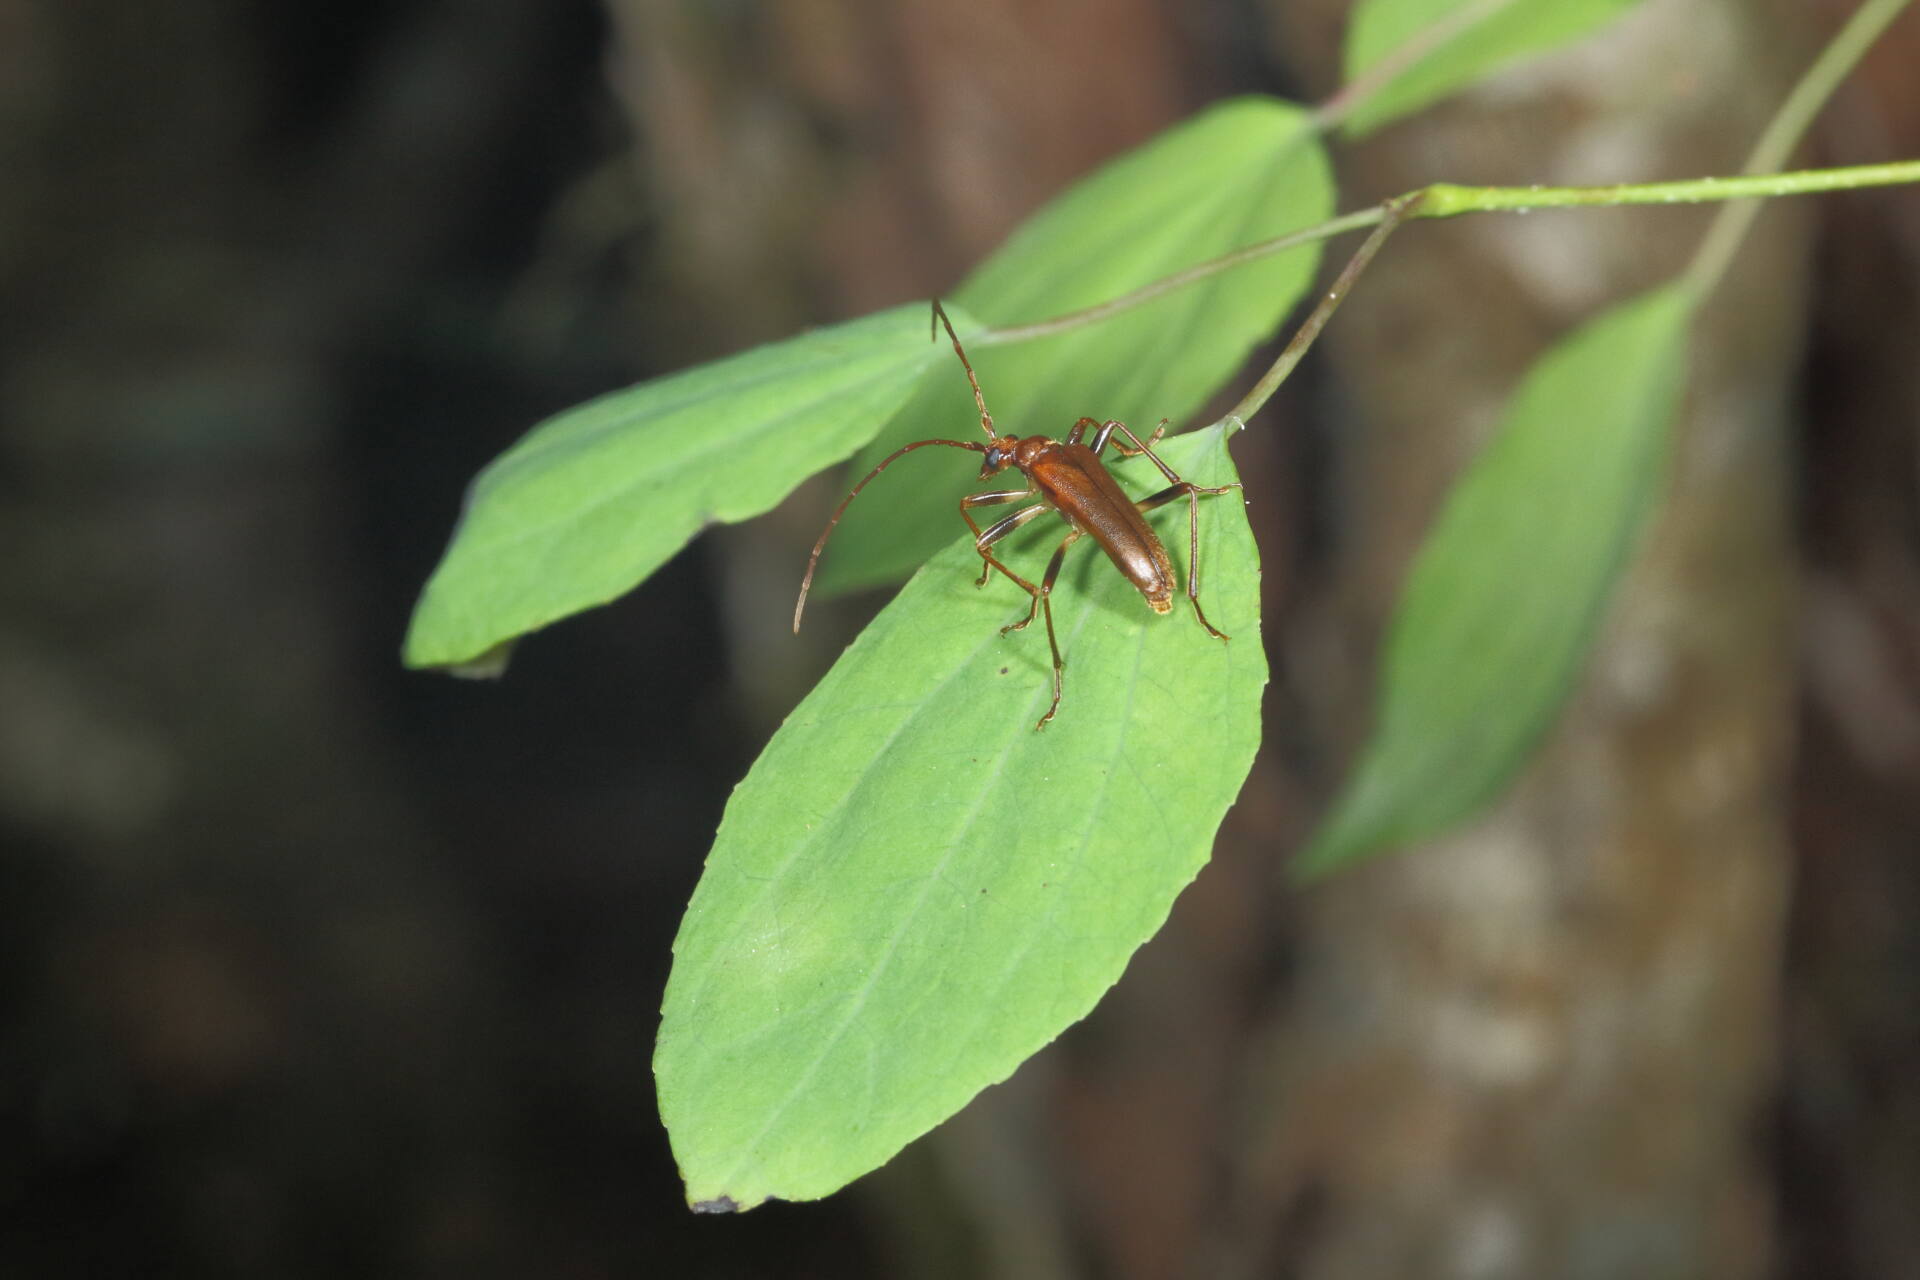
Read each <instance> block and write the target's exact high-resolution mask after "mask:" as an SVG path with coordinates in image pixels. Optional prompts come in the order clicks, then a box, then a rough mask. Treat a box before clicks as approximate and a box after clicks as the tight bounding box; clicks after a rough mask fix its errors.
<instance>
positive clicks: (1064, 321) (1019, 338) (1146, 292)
mask: <svg viewBox="0 0 1920 1280" xmlns="http://www.w3.org/2000/svg"><path fill="white" fill-rule="evenodd" d="M1383 209H1384V206H1383V207H1382V208H1373V209H1361V210H1358V211H1356V212H1354V213H1348V214H1343V215H1341V216H1340V217H1338V218H1333V219H1330V220H1329V221H1326V222H1322V223H1320V224H1318V225H1316V226H1311V227H1306V228H1304V229H1302V230H1300V231H1289V232H1287V234H1285V235H1283V236H1274V237H1273V238H1272V239H1271V240H1262V241H1259V242H1258V243H1256V244H1250V245H1247V246H1246V247H1244V248H1240V249H1235V250H1234V251H1233V252H1231V253H1227V254H1222V255H1221V256H1220V257H1218V258H1210V259H1208V260H1207V261H1205V262H1202V263H1199V264H1197V265H1195V266H1191V267H1188V268H1187V269H1186V270H1185V271H1176V272H1175V273H1174V274H1172V275H1170V276H1163V277H1161V278H1160V279H1158V280H1155V281H1154V282H1153V283H1152V284H1147V285H1142V286H1141V287H1140V288H1138V289H1135V290H1133V291H1132V292H1131V293H1123V294H1121V295H1120V296H1119V297H1117V298H1109V299H1107V301H1105V302H1101V303H1096V304H1095V305H1093V306H1091V307H1083V308H1081V309H1080V310H1078V311H1069V312H1067V313H1066V314H1065V315H1061V316H1055V317H1054V318H1053V319H1051V320H1042V321H1039V322H1038V323H1035V324H1022V325H1010V326H1008V327H1007V328H1004V329H988V330H987V331H986V332H985V333H982V334H978V335H976V336H975V337H972V338H969V339H968V341H969V342H971V343H973V344H974V345H975V346H980V347H991V346H996V345H998V344H1000V343H1002V342H1031V341H1033V340H1034V339H1035V338H1050V337H1052V336H1053V335H1054V334H1056V333H1065V332H1067V331H1068V330H1071V329H1079V328H1083V327H1085V326H1087V325H1090V324H1098V323H1099V322H1100V321H1102V320H1105V319H1106V318H1107V317H1108V316H1113V315H1118V314H1119V313H1120V312H1122V311H1130V310H1132V309H1133V308H1134V307H1138V306H1141V305H1143V304H1145V303H1148V302H1152V301H1153V300H1154V299H1155V298H1158V297H1161V296H1163V295H1165V294H1169V293H1172V292H1173V291H1174V290H1176V289H1184V288H1185V287H1186V286H1188V285H1190V284H1194V283H1196V282H1198V281H1201V280H1205V279H1206V278H1207V277H1208V276H1217V275H1219V274H1220V273H1221V272H1222V271H1228V270H1231V269H1232V268H1234V267H1237V266H1240V265H1241V264H1242V263H1247V262H1254V261H1257V260H1259V259H1261V258H1265V257H1269V256H1271V255H1273V254H1276V253H1285V252H1286V251H1287V250H1288V249H1297V248H1299V247H1300V246H1301V245H1303V244H1312V243H1314V242H1315V241H1317V240H1330V239H1332V238H1333V237H1334V236H1337V235H1343V234H1345V233H1346V232H1349V231H1357V230H1359V229H1360V228H1361V227H1370V226H1373V225H1374V224H1375V223H1377V222H1379V221H1380V219H1381V217H1382V216H1383Z"/></svg>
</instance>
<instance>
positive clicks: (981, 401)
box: [927, 298, 999, 440]
mask: <svg viewBox="0 0 1920 1280" xmlns="http://www.w3.org/2000/svg"><path fill="white" fill-rule="evenodd" d="M934 320H938V321H939V322H940V323H941V324H943V325H945V326H946V327H947V336H948V337H949V338H951V339H953V354H955V355H957V356H959V357H960V367H961V368H962V369H965V370H966V371H967V381H968V383H970V384H971V385H972V387H973V402H974V403H975V404H976V405H979V406H980V425H981V426H982V427H983V428H985V430H986V433H987V439H989V440H994V439H998V438H999V432H997V431H995V430H994V429H993V415H992V414H990V413H988V412H987V398H986V397H985V396H983V395H981V394H980V379H978V378H976V377H974V376H973V365H972V364H970V363H969V362H968V360H967V353H966V352H965V351H964V350H962V349H961V346H960V335H959V334H957V333H955V332H954V331H953V321H951V320H949V319H947V309H946V308H945V307H943V306H941V305H940V299H938V298H935V299H934V300H933V319H930V320H928V321H927V336H928V337H929V338H931V337H932V336H933V321H934Z"/></svg>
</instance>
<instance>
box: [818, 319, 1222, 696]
mask: <svg viewBox="0 0 1920 1280" xmlns="http://www.w3.org/2000/svg"><path fill="white" fill-rule="evenodd" d="M933 314H934V318H935V319H937V320H938V321H939V322H940V323H941V324H942V325H944V326H946V330H947V337H948V338H949V339H951V340H952V342H953V351H954V354H955V355H957V356H959V357H960V367H961V368H963V369H965V370H966V371H967V382H968V384H969V385H970V386H972V388H973V402H974V404H975V406H977V407H978V408H979V410H980V426H981V429H982V430H984V431H985V432H986V433H987V442H986V443H985V444H981V443H979V442H978V441H974V440H916V441H914V442H913V443H912V444H906V445H902V446H900V447H899V448H898V449H895V450H894V451H893V452H892V453H890V454H888V455H887V456H886V457H884V458H882V459H881V460H880V462H879V463H878V465H876V466H875V467H874V468H873V470H871V471H869V472H867V474H866V475H865V476H864V477H863V478H862V479H861V481H860V483H859V484H856V485H854V486H853V491H852V492H851V493H849V494H848V495H847V496H846V497H845V498H843V499H841V501H840V505H839V506H838V507H836V508H834V512H833V517H832V518H831V519H829V520H828V521H827V527H826V528H825V529H823V530H822V531H821V533H820V540H819V541H818V542H816V543H814V544H813V554H812V555H811V556H810V557H808V559H807V573H806V577H804V578H802V579H801V581H800V599H799V601H798V602H797V603H796V604H795V605H794V607H793V629H794V631H795V632H798V631H799V630H800V617H801V614H802V613H804V612H805V610H806V607H807V591H808V589H809V588H811V587H812V586H813V571H814V569H815V568H816V567H818V565H819V563H820V553H821V552H822V551H824V550H825V549H826V546H827V539H828V538H829V537H831V536H832V534H833V528H834V526H835V525H837V524H839V523H840V517H841V516H842V515H844V514H845V513H846V510H847V506H848V505H849V504H850V503H851V502H852V501H853V500H854V499H855V498H857V497H859V496H860V491H861V490H862V489H864V488H866V487H867V482H868V481H870V480H872V479H873V478H874V477H875V476H877V475H879V474H880V473H881V472H882V471H885V470H886V469H887V467H888V466H889V465H890V464H891V463H892V462H893V461H894V459H896V458H900V457H903V456H904V455H906V454H909V453H912V452H913V451H914V450H915V449H924V448H927V447H928V446H929V445H944V446H946V447H947V448H950V449H966V450H969V451H970V452H973V453H979V454H984V455H986V456H985V459H984V460H983V461H982V462H981V464H980V478H981V479H982V480H989V479H992V478H993V477H994V476H996V475H998V474H1000V472H1002V471H1005V470H1006V469H1007V468H1008V467H1012V468H1013V469H1014V470H1016V471H1018V472H1020V474H1021V475H1022V476H1024V477H1025V478H1026V481H1027V487H1026V488H1024V489H999V490H995V491H994V492H992V493H974V494H968V495H967V496H966V497H964V498H962V499H960V516H961V518H962V519H963V520H965V521H966V522H967V528H969V529H971V530H973V546H974V550H976V551H978V552H979V553H980V559H981V562H982V563H981V566H980V577H979V578H978V580H976V581H975V582H974V585H975V586H976V587H982V586H985V585H986V583H987V577H988V575H989V574H990V573H991V572H992V571H993V570H996V569H997V570H999V571H1000V573H1002V574H1004V575H1005V576H1006V577H1007V578H1008V579H1009V580H1011V581H1013V582H1015V583H1017V584H1019V586H1020V588H1021V589H1022V590H1023V591H1025V592H1026V593H1027V595H1028V596H1029V597H1031V603H1030V604H1029V605H1028V607H1027V616H1026V617H1024V618H1022V619H1020V620H1019V621H1018V622H1010V623H1008V624H1007V625H1006V626H1004V627H1002V628H1000V634H1001V635H1006V634H1007V633H1008V632H1010V631H1020V630H1022V629H1024V628H1025V627H1026V626H1027V624H1028V623H1030V622H1032V621H1033V618H1034V615H1035V614H1036V613H1038V614H1040V615H1042V616H1043V617H1045V618H1046V622H1047V647H1048V648H1049V649H1051V650H1052V652H1053V702H1052V703H1051V704H1050V705H1049V706H1048V707H1047V713H1046V714H1045V715H1043V716H1041V717H1040V721H1039V723H1038V724H1036V725H1034V728H1035V729H1042V728H1045V727H1046V724H1047V721H1049V720H1051V719H1053V714H1054V712H1056V711H1058V710H1059V709H1060V690H1061V676H1060V673H1061V669H1062V666H1063V664H1062V662H1061V660H1060V642H1059V641H1058V639H1056V638H1055V635H1054V630H1053V601H1052V597H1053V584H1054V581H1055V580H1056V579H1057V578H1058V577H1059V576H1060V565H1061V562H1062V561H1064V560H1065V559H1066V555H1067V548H1068V547H1071V546H1072V545H1073V544H1074V543H1076V542H1078V541H1079V540H1080V538H1081V536H1082V535H1083V534H1084V535H1088V536H1091V537H1092V538H1093V540H1094V541H1095V542H1097V543H1099V544H1100V549H1101V550H1103V551H1105V552H1106V553H1107V558H1108V559H1110V560H1112V561H1113V564H1114V567H1115V568H1116V569H1118V570H1120V572H1121V574H1123V575H1124V576H1125V577H1126V579H1127V581H1128V582H1131V583H1132V584H1133V585H1134V587H1135V588H1136V589H1137V590H1138V591H1139V592H1140V594H1141V596H1142V597H1144V598H1145V600H1146V602H1147V606H1148V607H1149V608H1151V609H1152V610H1153V611H1154V612H1155V613H1166V612H1168V611H1169V610H1170V609H1172V608H1173V589H1174V583H1175V579H1174V572H1173V563H1172V561H1171V560H1170V559H1169V558H1168V556H1167V549H1166V547H1165V546H1163V545H1162V544H1161V542H1160V539H1159V537H1158V536H1156V535H1155V534H1154V532H1153V528H1152V526H1150V525H1149V524H1148V523H1147V521H1146V517H1145V516H1143V515H1142V514H1141V513H1142V512H1144V511H1151V510H1153V509H1154V508H1155V507H1159V506H1164V505H1166V504H1167V503H1169V502H1172V501H1173V500H1174V499H1175V498H1178V497H1181V496H1185V498H1186V499H1187V565H1188V570H1187V599H1188V600H1190V601H1192V602H1193V616H1194V617H1195V618H1197V619H1199V621H1200V625H1201V626H1203V627H1205V628H1206V629H1207V634H1208V635H1210V636H1213V637H1214V638H1215V639H1217V640H1225V639H1227V637H1226V636H1225V635H1224V634H1222V633H1221V632H1220V631H1219V630H1218V629H1217V628H1215V627H1214V625H1213V624H1212V623H1211V622H1208V621H1207V615H1206V613H1205V611H1204V610H1202V609H1201V608H1200V499H1201V498H1202V497H1203V496H1212V495H1215V494H1222V493H1225V492H1227V491H1228V490H1230V489H1238V488H1239V487H1240V486H1239V485H1238V484H1223V485H1220V486H1218V487H1216V488H1211V489H1209V488H1204V487H1202V486H1200V485H1197V484H1194V483H1192V482H1191V481H1188V480H1182V479H1181V478H1180V477H1179V476H1178V475H1177V474H1175V473H1174V470H1173V468H1171V467H1169V466H1168V465H1167V464H1166V463H1164V462H1162V461H1160V459H1159V457H1158V456H1157V455H1156V454H1155V453H1154V452H1153V446H1154V445H1155V444H1157V443H1158V442H1159V440H1160V437H1161V436H1162V435H1163V434H1165V432H1166V427H1167V424H1166V422H1165V421H1162V422H1161V423H1160V425H1159V426H1158V427H1156V428H1154V431H1153V434H1152V435H1150V436H1148V437H1147V438H1146V439H1145V440H1142V439H1140V437H1138V436H1136V435H1134V434H1133V432H1132V431H1131V430H1129V429H1128V427H1127V425H1126V424H1125V423H1124V422H1117V421H1113V420H1109V421H1106V422H1096V421H1094V420H1093V419H1092V418H1082V419H1080V420H1079V421H1078V422H1076V423H1074V424H1073V428H1072V429H1071V430H1069V431H1068V432H1067V438H1066V439H1065V440H1053V439H1050V438H1048V437H1047V436H1026V437H1021V436H1003V435H1000V434H998V433H996V432H995V431H994V428H993V415H992V414H990V413H988V412H987V400H986V397H985V396H983V395H982V394H981V393H980V380H979V379H978V378H976V377H975V376H974V373H973V365H972V363H971V362H969V361H968V359H967V353H966V351H965V350H964V349H963V348H962V347H961V345H960V335H958V334H956V333H955V332H954V331H953V322H952V321H950V320H948V319H947V313H946V310H945V308H943V307H942V306H941V305H940V303H939V301H938V300H935V302H934V304H933ZM1089 429H1091V430H1092V431H1093V443H1092V444H1091V445H1086V444H1082V443H1081V440H1082V439H1083V438H1084V437H1085V436H1086V433H1087V432H1088V430H1089ZM1115 432H1118V433H1120V434H1121V435H1123V436H1125V437H1126V438H1127V439H1128V440H1129V441H1131V442H1132V444H1131V446H1128V445H1124V444H1121V443H1120V442H1119V441H1117V440H1114V439H1113V436H1114V433H1115ZM1109 442H1111V443H1112V444H1113V447H1114V449H1115V451H1117V452H1118V453H1119V454H1120V455H1121V456H1122V457H1125V458H1132V457H1137V456H1139V455H1140V454H1145V455H1146V456H1147V458H1148V459H1149V460H1150V461H1152V463H1153V465H1154V466H1156V467H1158V468H1160V474H1162V475H1164V476H1165V477H1166V478H1167V479H1168V480H1169V481H1170V482H1171V483H1170V484H1168V486H1167V487H1166V488H1164V489H1162V490H1160V491H1159V492H1158V493H1155V494H1152V495H1150V496H1149V497H1145V498H1141V499H1140V500H1139V501H1137V502H1136V501H1135V500H1134V499H1132V498H1129V497H1128V496H1127V495H1126V492H1125V491H1124V490H1122V489H1121V488H1120V485H1119V484H1118V483H1117V482H1116V481H1115V480H1114V478H1113V476H1112V475H1111V474H1109V473H1108V471H1107V467H1106V464H1105V463H1104V462H1102V461H1101V460H1100V455H1101V454H1102V453H1103V452H1105V450H1106V447H1107V445H1108V443H1109ZM1026 498H1036V499H1038V501H1036V502H1034V503H1033V504H1032V505H1030V506H1025V507H1022V508H1021V509H1020V510H1018V511H1016V512H1014V513H1013V514H1012V515H1010V516H1006V517H1004V518H1003V519H1001V520H999V521H997V522H995V523H994V524H993V525H991V526H989V527H988V528H986V529H982V528H981V527H980V526H979V525H978V524H977V523H975V521H974V518H973V512H974V509H975V508H976V507H992V506H999V505H1001V504H1003V503H1009V502H1019V501H1021V500H1022V499H1026ZM1048 511H1057V512H1059V513H1060V515H1061V516H1062V517H1063V518H1065V520H1066V522H1067V523H1068V524H1069V525H1070V526H1072V527H1071V529H1070V530H1069V531H1068V533H1067V536H1066V537H1065V538H1063V539H1062V540H1061V542H1060V546H1059V547H1058V548H1057V549H1056V550H1055V551H1054V553H1053V559H1051V560H1049V561H1048V562H1047V571H1046V574H1045V575H1044V576H1043V577H1042V578H1041V579H1040V583H1039V585H1038V586H1035V585H1034V584H1033V583H1031V582H1029V581H1027V580H1026V579H1025V578H1023V577H1021V576H1020V575H1019V574H1017V573H1015V572H1014V571H1013V570H1011V569H1009V568H1007V566H1006V565H1004V564H1002V563H1001V562H1000V561H999V560H998V559H997V558H996V557H995V556H994V554H993V544H994V543H996V542H998V541H1000V539H1002V538H1004V537H1006V536H1007V535H1008V534H1009V533H1012V532H1013V531H1014V530H1015V529H1018V528H1019V527H1020V526H1021V525H1023V524H1025V523H1027V521H1029V520H1031V519H1033V518H1034V517H1035V516H1038V515H1041V514H1043V513H1045V512H1048Z"/></svg>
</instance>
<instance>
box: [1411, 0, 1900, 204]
mask: <svg viewBox="0 0 1920 1280" xmlns="http://www.w3.org/2000/svg"><path fill="white" fill-rule="evenodd" d="M1899 2H1900V3H1902V4H1904V3H1906V0H1899ZM1902 182H1920V160H1900V161H1895V162H1893V163H1890V164H1862V165H1854V166H1852V167H1851V168H1846V169H1806V170H1802V171H1800V172H1798V173H1765V174H1753V175H1750V176H1747V177H1739V178H1690V179H1687V180H1685V181H1682V182H1636V183H1620V184H1617V185H1614V186H1608V187H1457V186H1454V185H1452V184H1451V183H1444V182H1443V183H1436V184H1435V185H1433V186H1431V187H1428V188H1427V189H1426V192H1427V202H1426V204H1424V205H1423V206H1421V209H1420V212H1419V213H1418V214H1417V215H1416V216H1418V217H1421V218H1453V217H1458V216H1459V215H1461V214H1463V213H1514V212H1520V213H1524V212H1526V211H1528V210H1531V209H1570V208H1577V207H1580V206H1583V205H1636V204H1714V203H1718V202H1720V201H1724V200H1747V199H1751V198H1753V197H1755V196H1800V195H1812V194H1815V193H1818V192H1822V191H1850V190H1853V189H1854V188H1857V187H1885V186H1893V185H1895V184H1898V183H1902Z"/></svg>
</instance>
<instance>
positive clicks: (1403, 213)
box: [1222, 191, 1426, 426]
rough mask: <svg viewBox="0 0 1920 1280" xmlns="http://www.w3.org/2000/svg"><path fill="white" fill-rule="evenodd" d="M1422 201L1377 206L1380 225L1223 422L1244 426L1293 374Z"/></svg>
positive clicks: (1421, 197)
mask: <svg viewBox="0 0 1920 1280" xmlns="http://www.w3.org/2000/svg"><path fill="white" fill-rule="evenodd" d="M1425 199H1426V193H1425V192H1422V191H1415V192H1413V193H1412V194H1411V195H1404V196H1398V197H1396V198H1394V199H1392V200H1389V201H1387V202H1386V203H1385V204H1383V205H1381V206H1380V208H1379V210H1378V211H1377V212H1378V213H1379V214H1380V225H1379V226H1377V227H1375V228H1374V231H1373V234H1372V235H1370V236H1368V237H1367V238H1366V240H1365V242H1364V243H1362V244H1361V246H1360V247H1359V248H1358V249H1356V250H1354V254H1353V257H1351V258H1349V259H1348V260H1347V265H1346V266H1345V267H1343V268H1341V271H1340V274H1339V276H1338V277H1337V278H1335V280H1334V282H1333V287H1332V288H1330V289H1328V290H1327V291H1326V293H1324V294H1322V295H1321V298H1320V301H1319V303H1318V305H1316V306H1315V307H1314V309H1313V311H1312V313H1311V314H1309V315H1308V316H1307V318H1306V319H1305V320H1304V321H1302V322H1301V324H1300V327H1299V329H1297V330H1295V331H1294V335H1293V337H1292V338H1290V339H1288V341H1287V345H1286V346H1285V347H1284V348H1282V349H1281V351H1280V355H1279V357H1278V358H1277V359H1275V360H1274V362H1273V363H1272V364H1271V365H1269V366H1268V368H1267V371H1266V372H1265V373H1263V374H1261V375H1260V381H1258V382H1256V383H1254V384H1253V387H1252V389H1251V390H1249V391H1248V392H1247V394H1246V395H1244V396H1242V397H1241V398H1240V403H1239V404H1236V405H1234V406H1233V408H1232V409H1230V410H1228V411H1227V413H1226V415H1225V417H1224V418H1222V421H1225V420H1226V419H1233V420H1235V421H1237V422H1238V423H1240V424H1241V425H1242V426H1244V425H1245V424H1246V421H1247V419H1248V418H1250V417H1252V416H1253V415H1254V414H1255V413H1258V412H1259V411H1260V409H1261V407H1262V406H1263V405H1265V404H1266V403H1267V400H1268V399H1269V398H1270V397H1271V396H1272V395H1273V393H1274V392H1275V391H1276V390H1277V389H1278V388H1279V386H1280V384H1281V383H1282V382H1284V381H1286V379H1287V375H1288V374H1290V373H1292V372H1293V367H1294V366H1295V365H1297V364H1299V363H1300V360H1301V358H1302V357H1303V356H1305V355H1306V354H1307V348H1309V347H1311V346H1312V345H1313V340H1314V339H1315V338H1318V337H1319V336H1320V331H1321V330H1322V329H1324V328H1326V327H1327V321H1329V320H1331V319H1332V318H1333V313H1334V312H1335V311H1336V310H1338V309H1339V306H1340V303H1341V302H1342V301H1344V300H1345V298H1346V296H1347V295H1348V294H1349V293H1351V292H1353V285H1354V282H1355V281H1356V280H1358V279H1359V278H1360V273H1361V272H1363V271H1365V270H1366V269H1367V264H1368V263H1370V262H1372V261H1373V255H1374V254H1376V253H1379V252H1380V246H1381V245H1383V244H1385V243H1386V242H1387V237H1388V236H1390V235H1392V234H1393V233H1394V232H1395V231H1397V230H1398V229H1399V227H1400V224H1401V223H1403V222H1405V221H1406V220H1407V219H1409V218H1413V217H1418V216H1419V209H1420V206H1421V204H1422V202H1423V201H1425Z"/></svg>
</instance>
